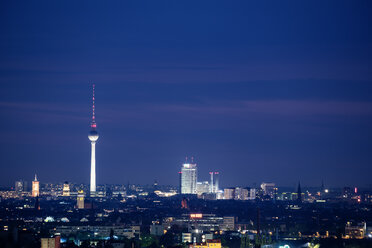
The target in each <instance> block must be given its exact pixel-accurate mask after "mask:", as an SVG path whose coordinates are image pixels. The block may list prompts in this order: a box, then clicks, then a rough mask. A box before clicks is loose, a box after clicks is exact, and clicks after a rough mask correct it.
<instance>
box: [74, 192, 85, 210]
mask: <svg viewBox="0 0 372 248" xmlns="http://www.w3.org/2000/svg"><path fill="white" fill-rule="evenodd" d="M76 205H77V208H78V209H84V191H83V190H79V191H78V195H77V204H76Z"/></svg>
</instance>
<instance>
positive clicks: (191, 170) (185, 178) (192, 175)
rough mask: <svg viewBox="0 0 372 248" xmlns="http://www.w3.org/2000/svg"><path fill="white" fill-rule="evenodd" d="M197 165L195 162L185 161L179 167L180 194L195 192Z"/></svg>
mask: <svg viewBox="0 0 372 248" xmlns="http://www.w3.org/2000/svg"><path fill="white" fill-rule="evenodd" d="M196 182H197V167H196V164H195V163H185V164H183V165H182V169H181V194H196V193H197V191H196Z"/></svg>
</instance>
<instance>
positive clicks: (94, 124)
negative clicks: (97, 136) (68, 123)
mask: <svg viewBox="0 0 372 248" xmlns="http://www.w3.org/2000/svg"><path fill="white" fill-rule="evenodd" d="M94 89H95V84H93V97H92V123H91V125H90V126H91V128H92V129H93V130H95V129H96V127H97V124H96V112H95V105H94V101H95V98H94Z"/></svg>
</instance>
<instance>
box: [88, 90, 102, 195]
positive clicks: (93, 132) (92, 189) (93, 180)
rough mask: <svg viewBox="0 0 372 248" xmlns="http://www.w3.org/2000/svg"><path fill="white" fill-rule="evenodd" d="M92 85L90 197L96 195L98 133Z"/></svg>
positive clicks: (89, 136)
mask: <svg viewBox="0 0 372 248" xmlns="http://www.w3.org/2000/svg"><path fill="white" fill-rule="evenodd" d="M94 100H95V99H94V84H93V108H92V112H93V114H92V123H91V125H90V127H91V131H90V132H89V135H88V138H89V140H90V143H91V145H92V152H91V161H90V195H91V196H95V194H96V141H97V140H98V137H99V135H98V133H97V131H96V128H97V125H96V120H95V110H94Z"/></svg>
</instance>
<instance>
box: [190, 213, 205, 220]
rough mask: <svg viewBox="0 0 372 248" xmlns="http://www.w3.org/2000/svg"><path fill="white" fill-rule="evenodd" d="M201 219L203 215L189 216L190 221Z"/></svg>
mask: <svg viewBox="0 0 372 248" xmlns="http://www.w3.org/2000/svg"><path fill="white" fill-rule="evenodd" d="M200 218H203V214H190V219H200Z"/></svg>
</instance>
